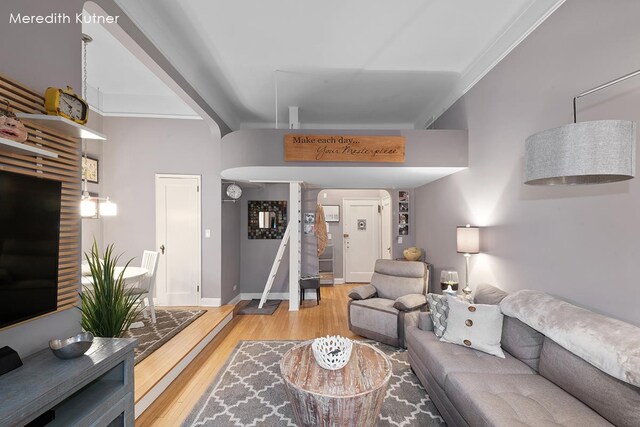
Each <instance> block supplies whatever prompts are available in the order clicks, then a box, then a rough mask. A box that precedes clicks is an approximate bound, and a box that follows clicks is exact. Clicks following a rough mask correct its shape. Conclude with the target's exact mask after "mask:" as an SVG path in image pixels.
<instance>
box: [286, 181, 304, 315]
mask: <svg viewBox="0 0 640 427" xmlns="http://www.w3.org/2000/svg"><path fill="white" fill-rule="evenodd" d="M301 191H302V190H301V188H300V183H298V182H292V183H290V184H289V204H288V206H289V213H288V214H289V225H288V227H290V228H291V229H290V230H289V311H298V309H299V308H300V275H301V274H300V270H301V268H302V264H301V259H300V250H301V249H300V247H301V240H302V236H301V234H300V213H301V211H302V207H301V204H300V203H301V200H302V192H301Z"/></svg>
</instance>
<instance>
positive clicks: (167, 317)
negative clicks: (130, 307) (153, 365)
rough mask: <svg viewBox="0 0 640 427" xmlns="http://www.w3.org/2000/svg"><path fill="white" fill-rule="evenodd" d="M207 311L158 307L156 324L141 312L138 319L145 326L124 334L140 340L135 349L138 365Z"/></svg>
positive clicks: (125, 336) (126, 336)
mask: <svg viewBox="0 0 640 427" xmlns="http://www.w3.org/2000/svg"><path fill="white" fill-rule="evenodd" d="M205 312H206V310H158V309H156V324H155V325H154V324H153V323H151V316H149V318H148V319H145V318H144V317H143V315H142V313H141V314H140V315H139V316H138V318H137V319H136V321H138V322H142V323H144V327H142V328H135V329H129V330H128V331H126V332H125V333H124V334H123V337H124V338H135V339H137V340H138V346H137V347H136V349H135V356H134V359H135V363H136V365H137V364H138V363H140V362H142V361H143V360H144V359H145V358H146V357H147V356H149V355H150V354H151V353H153V352H154V351H156V350H157V349H158V348H160V347H161V346H162V345H163V344H164V343H166V342H167V341H169V340H170V339H171V338H173V337H174V336H176V335H177V334H178V332H180V331H181V330H183V329H184V328H186V327H187V326H189V324H191V323H192V322H193V321H194V320H196V319H197V318H198V317H200V316H202V315H203V314H204V313H205Z"/></svg>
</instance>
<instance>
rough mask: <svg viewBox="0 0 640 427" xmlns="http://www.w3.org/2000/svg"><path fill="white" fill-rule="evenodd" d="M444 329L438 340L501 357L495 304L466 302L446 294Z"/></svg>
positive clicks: (500, 326) (498, 311) (499, 328)
mask: <svg viewBox="0 0 640 427" xmlns="http://www.w3.org/2000/svg"><path fill="white" fill-rule="evenodd" d="M447 304H448V305H449V316H448V317H447V329H446V330H445V332H444V335H443V336H442V338H440V341H445V342H449V343H452V344H458V345H462V346H464V347H470V348H474V349H476V350H480V351H483V352H485V353H488V354H492V355H494V356H498V357H501V358H503V359H504V353H503V352H502V348H500V338H501V337H502V320H503V316H502V312H501V311H500V307H499V306H497V305H485V304H469V303H468V302H466V301H462V300H459V299H458V298H456V297H452V296H447Z"/></svg>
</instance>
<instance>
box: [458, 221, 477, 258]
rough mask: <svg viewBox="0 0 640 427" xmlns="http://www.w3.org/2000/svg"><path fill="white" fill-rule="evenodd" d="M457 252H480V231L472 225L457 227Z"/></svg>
mask: <svg viewBox="0 0 640 427" xmlns="http://www.w3.org/2000/svg"><path fill="white" fill-rule="evenodd" d="M456 241H457V251H458V253H461V254H477V253H479V252H480V229H479V228H478V227H472V226H470V225H462V226H459V227H456Z"/></svg>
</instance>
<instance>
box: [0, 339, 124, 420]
mask: <svg viewBox="0 0 640 427" xmlns="http://www.w3.org/2000/svg"><path fill="white" fill-rule="evenodd" d="M136 343H137V342H136V340H134V339H129V338H95V340H94V342H93V345H92V346H91V348H90V349H89V351H87V353H86V354H85V355H84V356H81V357H78V358H76V359H69V360H61V359H58V358H57V357H55V356H54V355H53V353H52V352H51V351H50V350H49V349H48V348H47V349H45V350H42V351H40V352H38V353H35V354H33V355H31V356H29V357H27V358H26V359H24V360H23V363H24V365H23V366H21V367H20V368H18V369H15V370H13V371H11V372H9V373H7V374H4V375H2V376H0V396H1V398H0V426H2V427H4V426H23V425H25V424H27V423H29V422H31V421H32V420H35V419H36V418H38V417H39V416H40V415H42V414H44V413H45V412H47V411H48V410H53V411H55V419H54V420H53V421H51V422H50V423H49V424H47V426H133V423H134V412H133V407H134V402H133V349H134V348H135V346H136Z"/></svg>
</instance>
